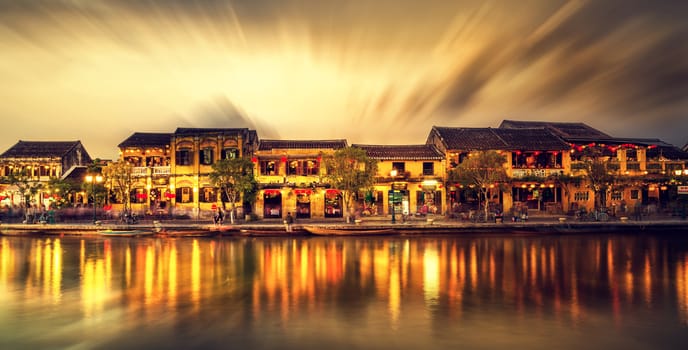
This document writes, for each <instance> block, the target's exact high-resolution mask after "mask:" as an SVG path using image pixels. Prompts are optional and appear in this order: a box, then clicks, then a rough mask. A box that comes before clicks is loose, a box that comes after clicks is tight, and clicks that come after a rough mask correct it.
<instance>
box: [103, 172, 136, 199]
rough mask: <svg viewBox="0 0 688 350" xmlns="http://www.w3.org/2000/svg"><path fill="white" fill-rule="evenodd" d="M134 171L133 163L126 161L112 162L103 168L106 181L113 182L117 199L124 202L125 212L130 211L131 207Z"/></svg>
mask: <svg viewBox="0 0 688 350" xmlns="http://www.w3.org/2000/svg"><path fill="white" fill-rule="evenodd" d="M132 172H133V168H132V166H131V164H129V163H127V162H125V161H118V162H114V163H110V164H109V165H108V166H107V167H105V168H104V169H103V175H104V176H105V181H107V182H109V183H110V184H111V186H112V190H113V191H114V192H115V196H116V197H117V200H118V201H120V202H121V203H122V205H123V209H124V211H125V212H129V210H130V209H131V199H130V197H129V194H130V193H131V187H132V185H133V183H134V177H133V176H132Z"/></svg>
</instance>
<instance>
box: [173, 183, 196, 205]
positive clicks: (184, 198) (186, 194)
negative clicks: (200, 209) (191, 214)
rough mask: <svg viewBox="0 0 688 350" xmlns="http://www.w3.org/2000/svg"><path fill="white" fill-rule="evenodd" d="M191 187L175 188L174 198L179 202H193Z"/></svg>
mask: <svg viewBox="0 0 688 350" xmlns="http://www.w3.org/2000/svg"><path fill="white" fill-rule="evenodd" d="M191 193H192V192H191V187H179V188H177V193H176V196H175V197H176V198H177V202H179V203H191V202H193V196H192V195H191Z"/></svg>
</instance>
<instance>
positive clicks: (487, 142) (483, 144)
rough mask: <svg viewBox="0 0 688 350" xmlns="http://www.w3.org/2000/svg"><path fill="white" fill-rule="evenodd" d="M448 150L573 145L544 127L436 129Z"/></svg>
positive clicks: (539, 148) (548, 148)
mask: <svg viewBox="0 0 688 350" xmlns="http://www.w3.org/2000/svg"><path fill="white" fill-rule="evenodd" d="M433 130H435V131H436V132H437V133H438V135H439V136H440V137H441V138H442V140H443V141H444V143H445V145H446V147H447V148H448V149H453V150H467V151H470V150H523V151H528V150H535V151H556V150H566V149H569V148H570V146H569V144H568V143H566V142H564V141H563V140H562V139H561V138H559V137H558V136H557V135H555V134H553V133H552V132H551V131H549V130H547V129H543V128H531V129H493V128H452V127H437V126H436V127H433Z"/></svg>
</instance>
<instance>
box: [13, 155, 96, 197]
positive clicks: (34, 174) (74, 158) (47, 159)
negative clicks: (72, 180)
mask: <svg viewBox="0 0 688 350" xmlns="http://www.w3.org/2000/svg"><path fill="white" fill-rule="evenodd" d="M92 162H93V160H92V159H91V157H90V156H89V154H88V152H86V149H85V148H84V146H83V144H82V143H81V141H19V142H17V143H16V144H15V145H14V146H12V147H10V148H9V149H8V150H7V151H5V152H4V153H2V154H1V155H0V176H2V178H3V179H4V180H8V177H9V176H10V175H13V174H14V175H22V177H23V178H24V180H26V183H27V184H28V185H29V186H36V188H40V190H39V191H38V193H37V194H36V196H35V198H34V199H33V200H34V203H32V204H34V205H43V206H47V205H48V201H47V198H48V197H47V194H48V191H49V188H47V187H46V185H47V184H48V183H49V182H50V180H51V179H60V178H63V177H66V176H68V175H69V174H70V173H72V172H73V171H74V170H75V169H76V168H80V167H83V168H85V167H86V166H88V165H89V164H91V163H92ZM3 182H7V181H3ZM39 185H40V186H39ZM73 200H74V201H76V200H77V199H76V198H74V199H73ZM0 201H2V203H3V204H5V205H19V204H21V203H22V202H23V198H21V195H20V194H19V192H18V189H17V188H16V187H15V186H11V185H9V184H8V183H4V184H0Z"/></svg>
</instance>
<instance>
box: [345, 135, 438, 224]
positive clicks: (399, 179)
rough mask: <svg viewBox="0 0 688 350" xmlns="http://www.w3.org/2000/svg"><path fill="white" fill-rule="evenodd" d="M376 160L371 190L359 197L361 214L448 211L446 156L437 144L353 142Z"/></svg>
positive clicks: (418, 213) (412, 213) (410, 213)
mask: <svg viewBox="0 0 688 350" xmlns="http://www.w3.org/2000/svg"><path fill="white" fill-rule="evenodd" d="M353 147H358V148H361V149H363V150H365V152H366V154H367V155H368V157H369V158H372V159H375V160H376V161H377V176H376V177H375V185H374V188H373V191H372V193H365V194H362V196H361V197H363V198H361V200H359V208H360V213H361V214H362V215H364V216H365V215H392V213H394V215H395V218H397V217H398V218H399V219H401V218H402V217H403V216H402V215H419V216H425V215H428V214H443V213H445V212H446V211H447V204H446V200H445V199H446V198H447V196H446V188H445V186H444V184H445V176H446V168H445V162H444V155H443V154H442V152H440V151H439V150H438V149H437V148H436V147H435V146H434V145H431V144H421V145H365V144H354V145H353Z"/></svg>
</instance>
